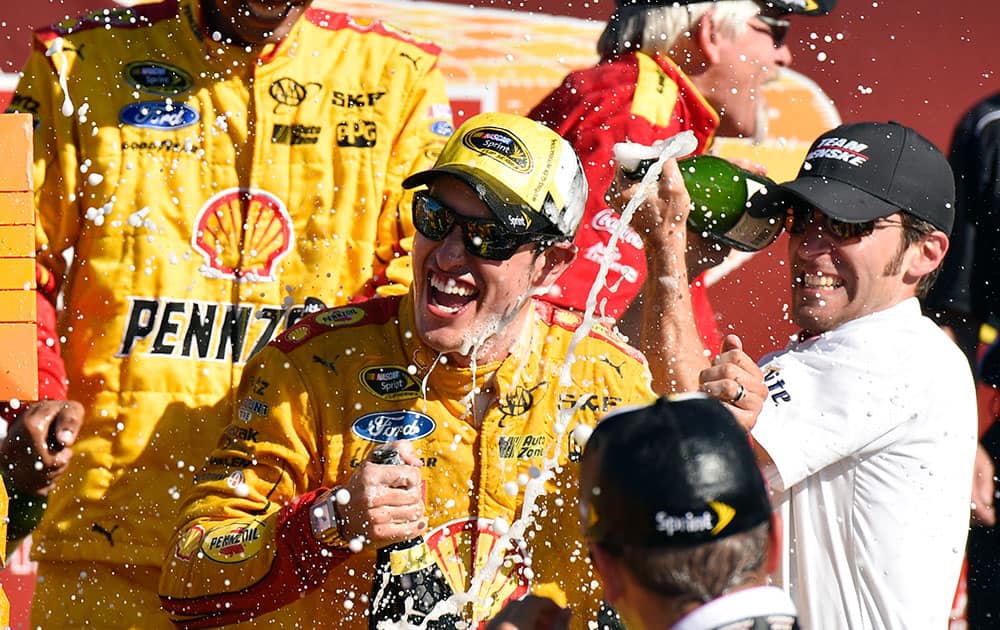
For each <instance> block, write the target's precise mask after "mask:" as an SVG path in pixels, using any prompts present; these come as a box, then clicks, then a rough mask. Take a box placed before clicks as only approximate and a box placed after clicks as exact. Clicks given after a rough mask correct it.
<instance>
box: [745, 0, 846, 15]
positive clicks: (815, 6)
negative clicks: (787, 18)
mask: <svg viewBox="0 0 1000 630" xmlns="http://www.w3.org/2000/svg"><path fill="white" fill-rule="evenodd" d="M757 4H759V5H760V6H761V7H763V8H764V9H767V10H770V11H774V12H776V13H785V14H789V13H794V14H797V15H826V14H828V13H829V12H830V11H833V8H834V6H836V4H837V0H757Z"/></svg>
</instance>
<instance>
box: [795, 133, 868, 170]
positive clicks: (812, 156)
mask: <svg viewBox="0 0 1000 630" xmlns="http://www.w3.org/2000/svg"><path fill="white" fill-rule="evenodd" d="M867 150H868V145H867V144H863V143H861V142H857V141H855V140H850V139H848V138H823V139H822V140H820V141H819V142H818V143H817V144H816V148H814V149H813V150H812V151H810V152H809V154H808V155H807V156H806V162H809V161H811V160H838V161H840V162H847V163H848V164H850V165H851V166H864V164H865V162H867V161H868V156H867V155H865V153H864V152H865V151H867Z"/></svg>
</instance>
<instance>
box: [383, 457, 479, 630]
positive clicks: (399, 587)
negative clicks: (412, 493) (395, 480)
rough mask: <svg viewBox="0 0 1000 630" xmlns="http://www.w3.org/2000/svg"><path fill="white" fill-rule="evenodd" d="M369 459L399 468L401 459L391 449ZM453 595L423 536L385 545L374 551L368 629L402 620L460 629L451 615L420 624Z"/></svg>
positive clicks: (439, 628)
mask: <svg viewBox="0 0 1000 630" xmlns="http://www.w3.org/2000/svg"><path fill="white" fill-rule="evenodd" d="M369 459H370V461H372V462H374V463H376V464H382V465H390V466H399V465H402V464H403V458H402V457H400V456H399V453H398V452H396V450H395V449H391V448H382V449H377V450H375V451H372V453H371V455H370V456H369ZM453 594H454V591H452V589H451V586H449V585H448V582H447V581H446V580H445V579H444V574H443V573H441V569H440V568H439V567H438V564H437V561H436V560H435V558H434V555H433V554H432V553H431V550H430V549H429V548H428V547H427V543H426V542H424V537H423V536H417V537H416V538H411V539H409V540H404V541H402V542H398V543H393V544H391V545H387V546H385V547H382V548H381V549H379V550H378V554H377V556H376V560H375V580H374V581H373V582H372V592H371V599H370V603H369V611H368V628H369V630H377V629H378V628H379V624H382V628H396V627H398V624H399V622H401V621H403V619H404V618H405V620H406V622H407V623H409V624H413V625H419V626H421V627H423V628H427V629H428V630H453V629H454V628H456V627H463V626H462V625H461V624H462V620H461V618H460V617H458V616H456V615H454V614H451V613H446V614H442V615H440V616H439V617H437V618H435V619H430V620H427V621H426V624H425V623H424V618H425V617H426V616H427V614H428V613H429V612H431V610H433V608H434V606H435V605H436V604H437V603H438V602H442V601H444V600H446V599H448V598H449V597H451V596H452V595H453Z"/></svg>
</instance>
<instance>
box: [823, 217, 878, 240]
mask: <svg viewBox="0 0 1000 630" xmlns="http://www.w3.org/2000/svg"><path fill="white" fill-rule="evenodd" d="M826 225H827V228H828V229H829V230H830V234H833V235H834V236H835V237H837V238H838V239H840V240H847V239H853V238H861V237H862V236H867V235H869V234H871V233H872V232H873V231H874V230H875V222H874V221H865V222H864V223H846V222H844V221H838V220H836V219H827V222H826Z"/></svg>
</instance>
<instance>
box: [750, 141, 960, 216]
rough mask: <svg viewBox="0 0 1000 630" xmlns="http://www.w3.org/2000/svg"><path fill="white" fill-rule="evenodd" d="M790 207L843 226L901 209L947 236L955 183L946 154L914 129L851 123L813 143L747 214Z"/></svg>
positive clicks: (776, 212) (770, 212)
mask: <svg viewBox="0 0 1000 630" xmlns="http://www.w3.org/2000/svg"><path fill="white" fill-rule="evenodd" d="M796 201H800V202H805V203H806V204H808V205H810V206H812V207H814V208H817V209H819V210H820V211H821V212H823V213H824V214H826V215H827V216H830V217H832V218H834V219H837V220H840V221H844V222H847V223H863V222H865V221H872V220H874V219H879V218H881V217H885V216H889V215H890V214H894V213H896V212H900V211H902V212H906V213H907V214H910V215H913V216H914V217H917V218H918V219H923V220H924V221H927V222H928V223H930V224H931V225H933V226H934V227H936V228H938V229H939V230H941V231H942V232H944V233H946V234H948V233H950V232H951V228H952V224H953V223H954V222H955V179H954V175H953V174H952V170H951V166H949V164H948V159H947V158H946V157H945V156H944V154H942V153H941V151H940V150H939V149H938V148H937V147H936V146H934V144H933V143H931V141H930V140H928V139H927V138H924V137H923V136H921V135H920V134H919V133H917V132H916V131H914V130H913V129H910V128H909V127H906V126H904V125H901V124H899V123H897V122H888V123H875V122H863V123H852V124H848V125H841V126H839V127H837V128H836V129H833V130H831V131H828V132H826V133H824V134H823V135H822V136H820V137H819V138H817V139H816V141H815V142H813V143H812V146H811V147H809V151H808V153H806V159H805V162H804V163H803V164H802V168H801V169H799V174H798V176H797V177H796V178H795V179H794V180H792V181H790V182H787V183H785V184H782V185H780V186H772V187H770V188H769V189H768V190H767V191H766V192H761V193H760V194H757V195H754V197H753V199H752V200H751V202H750V209H749V212H750V214H751V215H753V216H775V215H779V214H784V213H785V210H786V208H787V207H788V206H789V205H790V204H793V203H795V202H796Z"/></svg>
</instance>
